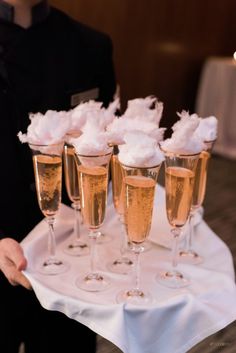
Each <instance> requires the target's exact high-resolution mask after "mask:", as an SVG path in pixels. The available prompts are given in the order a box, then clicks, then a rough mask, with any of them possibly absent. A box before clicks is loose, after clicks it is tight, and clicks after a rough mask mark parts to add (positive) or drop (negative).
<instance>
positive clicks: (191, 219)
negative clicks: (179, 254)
mask: <svg viewBox="0 0 236 353" xmlns="http://www.w3.org/2000/svg"><path fill="white" fill-rule="evenodd" d="M188 222H189V231H188V233H187V237H186V250H187V251H190V250H191V249H192V239H193V232H194V213H193V212H190V214H189V221H188Z"/></svg>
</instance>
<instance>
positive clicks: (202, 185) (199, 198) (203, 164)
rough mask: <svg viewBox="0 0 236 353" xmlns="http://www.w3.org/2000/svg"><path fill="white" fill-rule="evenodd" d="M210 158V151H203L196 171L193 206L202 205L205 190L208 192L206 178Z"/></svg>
mask: <svg viewBox="0 0 236 353" xmlns="http://www.w3.org/2000/svg"><path fill="white" fill-rule="evenodd" d="M209 158H210V153H209V152H207V151H202V152H201V154H200V156H199V160H198V163H197V168H196V171H195V180H194V187H193V199H192V208H193V209H194V208H198V207H200V206H201V205H202V203H203V200H204V197H205V192H206V180H207V168H208V162H209Z"/></svg>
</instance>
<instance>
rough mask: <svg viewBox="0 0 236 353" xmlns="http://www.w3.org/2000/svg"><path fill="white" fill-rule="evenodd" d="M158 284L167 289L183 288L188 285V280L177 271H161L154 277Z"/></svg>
mask: <svg viewBox="0 0 236 353" xmlns="http://www.w3.org/2000/svg"><path fill="white" fill-rule="evenodd" d="M156 280H157V282H158V283H159V284H161V285H163V286H165V287H168V288H176V289H178V288H183V287H187V286H189V285H190V280H189V279H188V278H187V277H185V276H184V275H183V274H182V273H180V272H178V271H165V272H164V271H163V272H161V273H159V274H158V275H157V277H156Z"/></svg>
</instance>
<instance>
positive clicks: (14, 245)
mask: <svg viewBox="0 0 236 353" xmlns="http://www.w3.org/2000/svg"><path fill="white" fill-rule="evenodd" d="M2 242H3V245H2ZM1 245H2V249H3V252H4V254H5V257H7V258H8V259H9V260H11V261H12V262H13V263H14V264H15V266H16V268H17V269H18V270H19V271H22V270H24V269H25V268H26V266H27V260H26V258H25V256H24V252H23V249H22V247H21V246H20V244H19V243H18V242H17V241H15V240H14V239H11V238H5V239H3V240H2V241H1Z"/></svg>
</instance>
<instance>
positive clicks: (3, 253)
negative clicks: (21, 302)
mask: <svg viewBox="0 0 236 353" xmlns="http://www.w3.org/2000/svg"><path fill="white" fill-rule="evenodd" d="M26 266H27V260H26V258H25V256H24V253H23V249H22V247H21V246H20V244H19V243H18V242H17V241H15V240H14V239H11V238H4V239H2V240H1V241H0V269H1V271H2V272H3V273H4V275H5V276H6V278H7V279H8V281H9V282H10V283H11V284H12V285H13V286H16V285H21V286H23V287H25V288H26V289H32V287H31V284H30V282H29V281H28V279H27V278H26V277H25V276H24V275H23V273H22V272H21V271H22V270H24V269H25V268H26Z"/></svg>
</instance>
